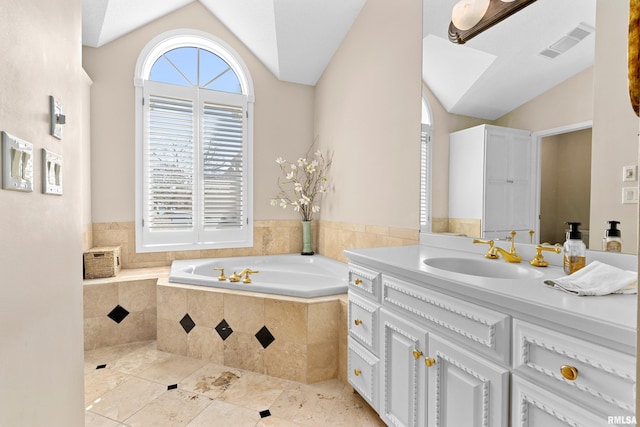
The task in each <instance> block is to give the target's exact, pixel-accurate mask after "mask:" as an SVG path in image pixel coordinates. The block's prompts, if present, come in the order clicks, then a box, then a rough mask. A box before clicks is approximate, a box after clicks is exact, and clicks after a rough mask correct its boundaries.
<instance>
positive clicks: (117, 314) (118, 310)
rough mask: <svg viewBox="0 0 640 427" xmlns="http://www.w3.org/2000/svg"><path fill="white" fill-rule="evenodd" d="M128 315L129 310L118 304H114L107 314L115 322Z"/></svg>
mask: <svg viewBox="0 0 640 427" xmlns="http://www.w3.org/2000/svg"><path fill="white" fill-rule="evenodd" d="M128 315H129V311H128V310H127V309H126V308H124V307H122V306H121V305H120V304H118V305H116V306H115V308H114V309H113V310H111V312H109V314H107V316H108V317H109V318H110V319H111V320H113V321H114V322H116V323H120V322H122V321H123V320H124V318H125V317H127V316H128Z"/></svg>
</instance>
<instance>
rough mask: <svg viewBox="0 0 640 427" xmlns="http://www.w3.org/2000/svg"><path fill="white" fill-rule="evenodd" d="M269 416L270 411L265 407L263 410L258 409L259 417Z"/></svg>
mask: <svg viewBox="0 0 640 427" xmlns="http://www.w3.org/2000/svg"><path fill="white" fill-rule="evenodd" d="M270 416H271V411H270V410H268V409H265V410H264V411H260V418H266V417H270Z"/></svg>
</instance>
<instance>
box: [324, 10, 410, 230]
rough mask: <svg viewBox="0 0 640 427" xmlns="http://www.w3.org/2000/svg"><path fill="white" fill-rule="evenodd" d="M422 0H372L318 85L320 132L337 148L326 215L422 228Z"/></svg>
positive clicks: (356, 222) (363, 221)
mask: <svg viewBox="0 0 640 427" xmlns="http://www.w3.org/2000/svg"><path fill="white" fill-rule="evenodd" d="M421 11H422V6H421V1H420V0H399V1H386V0H368V1H367V3H366V4H365V5H364V7H363V9H362V11H361V12H360V15H359V16H358V18H357V20H356V21H355V23H354V25H353V26H352V28H351V30H350V31H349V33H348V34H347V36H346V38H345V40H344V41H343V43H342V45H341V46H340V47H339V49H338V51H337V52H336V54H335V55H334V57H333V59H332V61H331V63H330V64H329V66H328V67H327V69H326V70H325V72H324V74H323V75H322V77H321V79H320V81H319V82H318V84H317V86H316V99H315V134H316V135H318V136H319V141H320V143H321V144H322V145H323V146H324V147H328V148H330V149H332V150H334V152H335V156H334V160H333V166H332V171H331V176H332V182H333V189H334V191H333V192H332V193H330V194H328V195H327V197H326V198H325V200H324V204H323V209H324V210H323V212H322V219H323V220H328V221H342V222H347V223H355V224H375V225H381V226H391V227H405V228H414V229H417V228H418V219H419V195H420V113H421V106H420V90H421V86H420V85H421V83H420V82H421V77H420V63H421V49H422V46H421V34H422V24H421V16H422V13H421Z"/></svg>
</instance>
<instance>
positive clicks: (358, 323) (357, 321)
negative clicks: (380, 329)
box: [353, 319, 362, 326]
mask: <svg viewBox="0 0 640 427" xmlns="http://www.w3.org/2000/svg"><path fill="white" fill-rule="evenodd" d="M353 323H355V324H356V326H360V325H362V320H360V319H356V320H354V321H353Z"/></svg>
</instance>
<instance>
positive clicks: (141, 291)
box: [118, 279, 157, 312]
mask: <svg viewBox="0 0 640 427" xmlns="http://www.w3.org/2000/svg"><path fill="white" fill-rule="evenodd" d="M156 282H157V280H156V279H149V280H136V281H131V282H120V283H118V300H119V304H120V305H121V306H123V307H124V308H126V309H127V310H129V311H130V312H134V311H143V310H149V309H151V308H154V309H155V307H156V304H157V295H156Z"/></svg>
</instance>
